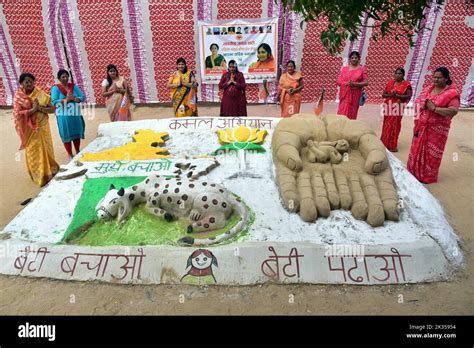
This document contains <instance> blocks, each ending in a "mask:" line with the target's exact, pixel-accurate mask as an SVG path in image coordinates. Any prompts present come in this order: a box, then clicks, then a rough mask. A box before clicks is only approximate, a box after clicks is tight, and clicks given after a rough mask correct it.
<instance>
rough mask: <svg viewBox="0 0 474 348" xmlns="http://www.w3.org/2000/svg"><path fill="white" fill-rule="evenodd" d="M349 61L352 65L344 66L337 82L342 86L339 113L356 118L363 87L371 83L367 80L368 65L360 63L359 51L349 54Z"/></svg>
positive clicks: (352, 118)
mask: <svg viewBox="0 0 474 348" xmlns="http://www.w3.org/2000/svg"><path fill="white" fill-rule="evenodd" d="M349 61H350V65H349V66H345V67H343V68H342V70H341V72H340V73H339V76H338V78H337V82H336V83H337V85H338V86H340V90H339V108H338V109H337V113H338V114H339V115H345V116H347V117H348V118H350V119H351V120H355V119H357V112H358V111H359V100H360V96H361V95H362V88H364V87H366V86H368V85H369V83H368V81H367V69H366V67H365V66H362V65H360V64H359V62H360V54H359V52H356V51H353V52H351V53H350V54H349Z"/></svg>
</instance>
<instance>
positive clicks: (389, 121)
mask: <svg viewBox="0 0 474 348" xmlns="http://www.w3.org/2000/svg"><path fill="white" fill-rule="evenodd" d="M404 76H405V69H403V68H397V70H395V78H394V79H393V80H390V81H389V82H388V83H387V86H386V87H385V90H384V92H383V94H382V97H383V98H385V101H384V104H383V112H384V117H383V126H382V135H381V136H380V139H381V140H382V142H383V144H384V145H385V147H386V148H387V149H388V150H389V151H392V152H397V151H398V147H397V145H398V136H399V134H400V130H401V128H402V117H403V112H404V110H405V105H406V103H407V102H408V101H410V99H411V97H412V94H413V91H412V88H411V84H410V82H408V81H407V80H405V79H404Z"/></svg>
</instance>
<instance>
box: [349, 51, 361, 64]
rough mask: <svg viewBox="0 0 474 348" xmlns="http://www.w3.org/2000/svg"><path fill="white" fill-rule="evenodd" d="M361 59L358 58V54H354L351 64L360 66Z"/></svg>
mask: <svg viewBox="0 0 474 348" xmlns="http://www.w3.org/2000/svg"><path fill="white" fill-rule="evenodd" d="M359 60H360V59H359V57H357V54H353V55H352V56H351V57H350V58H349V61H350V62H351V64H352V65H358V64H359Z"/></svg>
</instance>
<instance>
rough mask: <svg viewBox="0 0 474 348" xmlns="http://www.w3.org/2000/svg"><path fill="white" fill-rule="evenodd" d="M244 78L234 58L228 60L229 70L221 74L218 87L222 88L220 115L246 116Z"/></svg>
mask: <svg viewBox="0 0 474 348" xmlns="http://www.w3.org/2000/svg"><path fill="white" fill-rule="evenodd" d="M245 86H246V85H245V78H244V74H242V73H241V72H240V71H239V70H238V68H237V63H236V62H235V60H231V61H230V62H229V70H228V71H227V72H225V73H224V74H222V77H221V81H220V82H219V89H222V90H224V93H223V96H222V102H221V113H220V115H221V116H247V98H246V96H245Z"/></svg>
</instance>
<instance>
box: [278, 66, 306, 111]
mask: <svg viewBox="0 0 474 348" xmlns="http://www.w3.org/2000/svg"><path fill="white" fill-rule="evenodd" d="M286 68H287V71H286V73H284V74H282V75H281V77H280V82H279V86H278V96H277V100H280V104H281V117H290V116H291V115H294V114H297V113H299V112H300V106H301V90H302V89H303V77H302V76H301V73H300V72H299V71H296V64H295V62H294V61H292V60H289V61H288V63H286Z"/></svg>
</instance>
